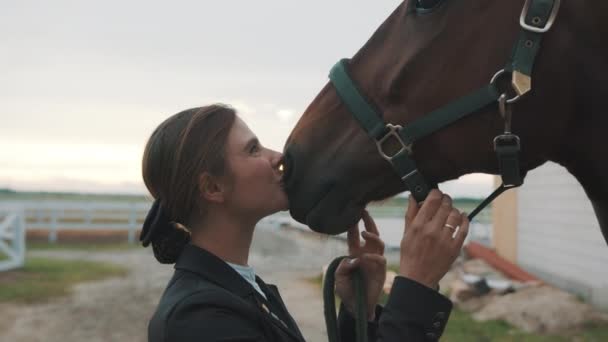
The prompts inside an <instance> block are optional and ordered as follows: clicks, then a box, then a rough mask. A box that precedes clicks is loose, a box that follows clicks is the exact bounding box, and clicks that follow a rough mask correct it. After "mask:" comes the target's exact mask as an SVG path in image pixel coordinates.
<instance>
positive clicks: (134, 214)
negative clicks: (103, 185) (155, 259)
mask: <svg viewBox="0 0 608 342" xmlns="http://www.w3.org/2000/svg"><path fill="white" fill-rule="evenodd" d="M2 206H6V204H2ZM10 207H13V208H15V207H17V208H21V211H22V212H23V214H24V221H25V228H26V229H27V230H28V231H29V230H41V231H47V232H48V240H49V242H51V243H54V242H56V241H57V234H58V232H59V231H61V230H87V231H91V230H103V231H109V230H115V231H127V232H128V240H129V242H131V243H133V242H135V240H136V237H135V234H136V232H137V231H138V230H139V229H140V228H141V226H142V224H143V221H144V218H145V216H146V213H147V212H148V209H149V208H150V204H149V203H145V202H138V203H135V202H123V203H120V202H77V201H52V202H45V201H22V202H12V203H10Z"/></svg>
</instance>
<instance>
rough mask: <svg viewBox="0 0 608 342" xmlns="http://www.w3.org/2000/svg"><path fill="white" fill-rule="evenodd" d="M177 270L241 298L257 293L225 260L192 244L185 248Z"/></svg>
mask: <svg viewBox="0 0 608 342" xmlns="http://www.w3.org/2000/svg"><path fill="white" fill-rule="evenodd" d="M175 269H176V270H184V271H189V272H193V273H196V274H198V275H200V276H202V277H204V278H205V279H207V280H209V281H211V282H213V283H215V284H217V285H219V286H221V287H223V288H225V289H226V290H228V291H230V292H232V293H235V294H237V295H238V296H240V297H247V296H250V295H253V293H254V291H255V289H254V288H253V287H252V286H251V285H250V284H249V283H248V282H247V281H246V280H245V279H243V277H241V275H240V274H238V273H237V272H236V271H235V270H234V269H233V268H232V267H230V265H228V264H227V263H226V262H225V261H224V260H222V259H220V258H219V257H217V256H216V255H214V254H212V253H211V252H209V251H207V250H204V249H202V248H200V247H197V246H195V245H192V244H187V245H186V246H185V247H184V250H183V251H182V253H181V255H180V256H179V258H178V260H177V262H176V263H175Z"/></svg>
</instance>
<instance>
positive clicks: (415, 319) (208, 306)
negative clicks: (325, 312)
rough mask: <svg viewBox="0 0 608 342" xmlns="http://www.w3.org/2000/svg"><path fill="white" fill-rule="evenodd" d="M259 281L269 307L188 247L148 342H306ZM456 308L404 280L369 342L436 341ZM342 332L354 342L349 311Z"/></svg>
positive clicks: (219, 264)
mask: <svg viewBox="0 0 608 342" xmlns="http://www.w3.org/2000/svg"><path fill="white" fill-rule="evenodd" d="M256 281H257V283H258V284H259V286H260V288H261V289H262V291H263V292H264V294H266V297H267V298H268V300H265V299H264V297H262V296H261V295H260V294H259V293H258V292H257V291H256V290H255V289H254V288H253V287H252V286H251V285H250V284H249V283H248V282H247V281H245V279H243V278H242V277H241V276H240V275H239V274H238V273H237V272H236V271H234V269H232V268H231V267H230V266H229V265H228V264H226V263H225V262H224V261H222V260H221V259H219V258H218V257H216V256H215V255H213V254H211V253H209V252H207V251H206V250H204V249H201V248H199V247H196V246H194V245H187V246H186V247H185V248H184V251H183V252H182V254H181V256H180V257H179V259H178V261H177V263H176V264H175V273H174V275H173V277H172V278H171V280H170V281H169V284H168V285H167V288H166V289H165V292H164V293H163V295H162V297H161V300H160V302H159V304H158V307H157V308H156V312H155V313H154V315H153V316H152V318H151V320H150V323H149V325H148V341H149V342H190V341H192V342H195V341H196V342H202V341H210V342H214V341H243V342H247V341H250V342H253V341H286V342H302V341H304V337H303V336H302V334H301V332H300V329H299V328H298V326H297V324H296V322H295V321H294V320H293V318H292V317H291V315H290V314H289V312H288V311H287V308H286V307H285V304H283V300H282V299H281V296H280V294H279V291H278V289H277V288H276V286H274V285H267V284H265V283H264V282H263V281H262V279H260V278H259V277H257V278H256ZM451 307H452V304H451V302H450V301H449V300H448V299H447V298H445V297H443V296H442V295H440V294H439V293H438V292H436V291H434V290H432V289H429V288H428V287H425V286H422V285H420V284H418V283H416V282H414V281H412V280H409V279H407V278H403V277H397V278H396V279H395V283H394V284H393V289H392V291H391V294H390V296H389V299H388V302H387V304H386V306H385V307H384V308H382V307H380V306H378V307H377V308H376V321H375V322H371V323H369V326H368V332H369V335H370V336H369V340H370V341H384V342H388V341H400V342H404V341H426V340H436V339H438V338H439V336H441V333H442V332H443V329H444V327H445V324H446V322H447V319H448V316H449V313H450V311H451ZM321 314H322V313H321V312H319V315H321ZM338 324H339V326H340V333H341V338H342V341H355V336H354V332H355V321H354V318H353V317H352V316H351V315H350V314H349V313H348V312H347V311H346V310H344V308H343V307H341V308H340V313H339V316H338Z"/></svg>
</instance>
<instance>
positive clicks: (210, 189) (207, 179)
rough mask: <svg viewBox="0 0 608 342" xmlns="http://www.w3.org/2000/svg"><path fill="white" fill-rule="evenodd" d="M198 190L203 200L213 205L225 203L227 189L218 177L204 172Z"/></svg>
mask: <svg viewBox="0 0 608 342" xmlns="http://www.w3.org/2000/svg"><path fill="white" fill-rule="evenodd" d="M198 190H199V191H200V193H201V195H202V196H203V198H204V199H205V200H207V201H209V202H212V203H223V202H224V199H225V187H224V185H223V184H222V183H221V182H220V180H219V179H217V178H216V177H213V176H211V175H210V174H208V173H207V172H204V173H203V174H202V175H200V177H199V178H198Z"/></svg>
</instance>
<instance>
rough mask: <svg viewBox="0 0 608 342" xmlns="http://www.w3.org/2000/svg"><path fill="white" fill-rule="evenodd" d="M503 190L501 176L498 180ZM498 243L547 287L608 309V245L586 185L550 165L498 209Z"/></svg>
mask: <svg viewBox="0 0 608 342" xmlns="http://www.w3.org/2000/svg"><path fill="white" fill-rule="evenodd" d="M495 182H496V185H497V186H498V185H500V177H496V181H495ZM492 221H493V244H494V247H495V249H496V252H497V253H498V254H499V255H500V256H502V257H504V258H505V259H507V260H509V261H511V262H514V263H517V264H519V266H521V267H522V268H524V269H525V270H526V271H528V272H530V273H532V274H534V275H536V276H537V277H539V278H541V279H542V280H544V281H546V282H547V283H549V284H551V285H554V286H556V287H559V288H562V289H564V290H567V291H570V292H573V293H576V294H578V295H580V296H582V297H583V298H585V299H586V300H587V301H589V302H590V303H591V304H593V305H595V306H597V307H601V308H604V309H608V245H607V244H606V242H605V241H604V238H603V236H602V233H601V231H600V227H599V223H598V221H597V219H596V217H595V213H594V211H593V208H592V206H591V202H590V201H589V200H588V198H587V195H586V194H585V192H584V190H583V188H582V186H581V185H580V184H579V183H578V181H577V180H576V179H575V178H574V176H572V175H571V174H570V173H568V171H567V170H566V169H565V168H563V167H562V166H560V165H557V164H555V163H547V164H545V165H543V166H541V167H539V168H537V169H535V170H533V171H530V172H529V173H528V175H527V176H526V180H525V183H524V185H523V186H522V187H521V188H519V189H514V190H509V191H507V192H506V193H505V194H503V195H502V196H501V197H500V198H498V199H497V200H496V201H495V202H494V204H493V210H492Z"/></svg>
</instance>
